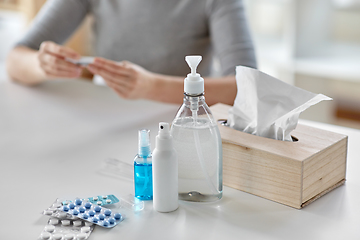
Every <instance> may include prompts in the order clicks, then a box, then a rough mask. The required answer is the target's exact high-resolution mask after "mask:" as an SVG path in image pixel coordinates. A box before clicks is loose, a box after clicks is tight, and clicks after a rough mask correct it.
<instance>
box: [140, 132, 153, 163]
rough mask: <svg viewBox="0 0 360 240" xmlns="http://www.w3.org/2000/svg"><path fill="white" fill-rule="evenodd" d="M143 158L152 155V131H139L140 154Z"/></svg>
mask: <svg viewBox="0 0 360 240" xmlns="http://www.w3.org/2000/svg"><path fill="white" fill-rule="evenodd" d="M138 154H139V155H140V156H141V157H147V156H149V155H150V154H151V149H150V130H148V129H141V130H139V152H138Z"/></svg>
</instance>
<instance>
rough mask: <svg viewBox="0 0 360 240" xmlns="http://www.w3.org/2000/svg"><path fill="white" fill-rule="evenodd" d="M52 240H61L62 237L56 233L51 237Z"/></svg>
mask: <svg viewBox="0 0 360 240" xmlns="http://www.w3.org/2000/svg"><path fill="white" fill-rule="evenodd" d="M52 238H53V239H54V240H61V239H62V238H63V235H62V234H60V233H56V234H54V235H53V237H52Z"/></svg>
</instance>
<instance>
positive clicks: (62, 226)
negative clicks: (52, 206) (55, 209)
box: [38, 218, 94, 240]
mask: <svg viewBox="0 0 360 240" xmlns="http://www.w3.org/2000/svg"><path fill="white" fill-rule="evenodd" d="M93 229H94V224H92V223H90V222H85V221H83V220H80V219H77V220H70V219H63V220H61V219H57V218H50V219H49V221H48V224H47V225H46V226H45V227H44V230H43V231H42V232H41V234H40V236H39V238H38V239H39V240H84V239H88V238H89V236H90V234H91V232H92V231H93Z"/></svg>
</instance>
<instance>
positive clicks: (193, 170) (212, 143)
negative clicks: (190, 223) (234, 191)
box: [171, 56, 222, 202]
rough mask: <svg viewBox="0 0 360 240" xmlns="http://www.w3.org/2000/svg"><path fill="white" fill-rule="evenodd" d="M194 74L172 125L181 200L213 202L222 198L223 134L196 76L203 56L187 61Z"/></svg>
mask: <svg viewBox="0 0 360 240" xmlns="http://www.w3.org/2000/svg"><path fill="white" fill-rule="evenodd" d="M185 60H186V62H187V63H188V65H189V67H190V68H191V73H190V74H188V75H187V78H185V82H184V92H185V93H184V102H183V104H182V106H181V107H180V109H179V111H178V112H177V114H176V117H175V119H174V121H173V122H172V126H171V135H172V136H173V144H174V148H175V150H176V152H177V154H178V162H179V199H181V200H187V201H195V202H211V201H216V200H219V199H221V197H222V145H221V137H220V132H219V129H218V127H217V124H216V121H215V119H214V117H213V116H212V113H211V111H210V109H209V107H208V105H207V104H206V103H205V97H204V79H203V78H202V77H201V76H200V74H198V73H196V68H197V66H198V65H199V63H200V61H201V60H202V57H201V56H187V57H186V58H185Z"/></svg>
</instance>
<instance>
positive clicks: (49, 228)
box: [45, 225, 55, 232]
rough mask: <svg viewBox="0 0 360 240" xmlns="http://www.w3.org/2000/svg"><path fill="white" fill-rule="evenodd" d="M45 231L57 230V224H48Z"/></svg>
mask: <svg viewBox="0 0 360 240" xmlns="http://www.w3.org/2000/svg"><path fill="white" fill-rule="evenodd" d="M45 231H47V232H53V231H55V226H54V225H47V226H45Z"/></svg>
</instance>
